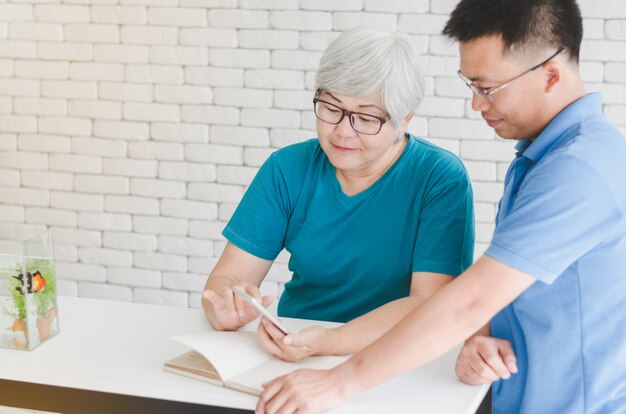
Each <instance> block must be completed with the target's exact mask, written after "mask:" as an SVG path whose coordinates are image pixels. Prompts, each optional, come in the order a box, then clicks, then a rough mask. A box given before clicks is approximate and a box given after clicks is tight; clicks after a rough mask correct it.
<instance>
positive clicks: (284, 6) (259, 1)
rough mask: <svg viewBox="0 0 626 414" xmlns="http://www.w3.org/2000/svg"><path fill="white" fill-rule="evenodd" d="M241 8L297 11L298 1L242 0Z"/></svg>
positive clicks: (240, 2)
mask: <svg viewBox="0 0 626 414" xmlns="http://www.w3.org/2000/svg"><path fill="white" fill-rule="evenodd" d="M239 7H240V8H242V9H262V10H295V9H297V8H298V0H240V1H239Z"/></svg>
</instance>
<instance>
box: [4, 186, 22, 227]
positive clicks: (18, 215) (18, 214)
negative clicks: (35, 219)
mask: <svg viewBox="0 0 626 414" xmlns="http://www.w3.org/2000/svg"><path fill="white" fill-rule="evenodd" d="M0 180H1V178H0ZM0 221H8V222H9V223H17V222H23V221H24V207H21V206H5V205H1V204H0Z"/></svg>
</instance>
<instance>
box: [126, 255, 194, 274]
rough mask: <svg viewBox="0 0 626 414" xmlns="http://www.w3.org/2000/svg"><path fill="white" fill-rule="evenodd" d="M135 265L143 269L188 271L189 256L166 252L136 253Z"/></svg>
mask: <svg viewBox="0 0 626 414" xmlns="http://www.w3.org/2000/svg"><path fill="white" fill-rule="evenodd" d="M134 259H135V266H137V267H139V268H142V269H155V270H165V271H167V270H169V271H173V272H186V271H187V258H186V257H185V256H178V255H173V254H165V253H142V252H137V253H135V254H134Z"/></svg>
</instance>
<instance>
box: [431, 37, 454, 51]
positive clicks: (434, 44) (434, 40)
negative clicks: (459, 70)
mask: <svg viewBox="0 0 626 414" xmlns="http://www.w3.org/2000/svg"><path fill="white" fill-rule="evenodd" d="M429 51H430V53H431V54H433V55H436V56H458V55H459V49H458V44H457V43H455V42H453V41H451V40H450V39H449V38H447V37H445V36H430V45H429Z"/></svg>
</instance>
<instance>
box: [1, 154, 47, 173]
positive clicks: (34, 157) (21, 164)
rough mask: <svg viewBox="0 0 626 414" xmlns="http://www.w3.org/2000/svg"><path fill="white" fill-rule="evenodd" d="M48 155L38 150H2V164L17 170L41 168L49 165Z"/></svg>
mask: <svg viewBox="0 0 626 414" xmlns="http://www.w3.org/2000/svg"><path fill="white" fill-rule="evenodd" d="M47 158H48V156H47V155H46V154H40V153H37V152H26V151H18V152H13V151H10V152H0V165H1V166H3V167H5V168H15V169H17V170H41V169H44V170H45V169H46V168H47V167H48V159H47Z"/></svg>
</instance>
